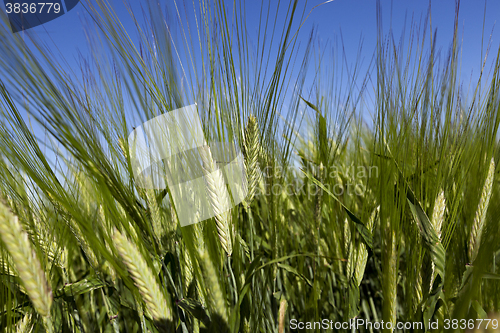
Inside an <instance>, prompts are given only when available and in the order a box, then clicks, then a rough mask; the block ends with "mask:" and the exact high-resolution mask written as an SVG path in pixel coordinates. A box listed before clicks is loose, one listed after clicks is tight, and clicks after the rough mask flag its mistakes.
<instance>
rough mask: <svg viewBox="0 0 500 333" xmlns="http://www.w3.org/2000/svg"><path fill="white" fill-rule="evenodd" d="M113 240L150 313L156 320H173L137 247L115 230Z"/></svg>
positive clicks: (170, 311)
mask: <svg viewBox="0 0 500 333" xmlns="http://www.w3.org/2000/svg"><path fill="white" fill-rule="evenodd" d="M113 240H114V242H115V245H116V249H117V250H118V253H119V254H120V256H121V257H122V258H123V262H124V263H125V265H126V266H127V269H128V271H129V273H130V275H131V277H132V279H133V280H134V283H135V285H136V287H137V288H138V289H139V292H140V294H141V295H142V297H143V300H144V302H145V304H146V307H147V309H148V310H149V313H151V315H152V316H153V318H154V319H156V320H167V321H171V320H172V310H171V309H170V307H169V306H168V303H167V301H166V299H165V297H164V294H163V292H162V291H161V289H160V287H159V286H158V283H157V281H156V278H155V277H154V275H153V273H152V272H151V269H150V268H149V266H148V265H147V263H146V261H145V260H144V258H143V257H142V255H141V254H140V252H139V250H138V249H137V247H136V246H135V245H134V244H133V243H132V242H130V241H129V240H128V239H127V238H126V237H125V236H123V235H122V234H121V233H120V232H119V231H117V230H115V231H114V234H113Z"/></svg>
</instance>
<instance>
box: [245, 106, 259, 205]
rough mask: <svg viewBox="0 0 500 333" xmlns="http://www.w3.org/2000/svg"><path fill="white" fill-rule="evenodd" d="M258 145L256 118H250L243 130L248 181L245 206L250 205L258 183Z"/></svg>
mask: <svg viewBox="0 0 500 333" xmlns="http://www.w3.org/2000/svg"><path fill="white" fill-rule="evenodd" d="M259 145H260V143H259V127H258V124H257V118H255V117H254V116H250V117H248V122H247V126H246V129H245V167H246V173H247V180H248V194H247V198H246V204H247V205H250V204H251V203H252V200H253V198H254V196H255V192H256V189H257V186H258V182H259V160H258V157H259V148H260V146H259Z"/></svg>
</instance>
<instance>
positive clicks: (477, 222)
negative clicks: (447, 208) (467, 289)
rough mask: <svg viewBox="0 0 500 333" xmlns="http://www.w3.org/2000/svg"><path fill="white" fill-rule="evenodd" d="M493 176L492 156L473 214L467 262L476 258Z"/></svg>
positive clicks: (493, 163) (493, 161) (493, 164)
mask: <svg viewBox="0 0 500 333" xmlns="http://www.w3.org/2000/svg"><path fill="white" fill-rule="evenodd" d="M494 176H495V160H494V159H493V158H492V159H491V162H490V168H489V170H488V176H487V177H486V181H485V183H484V187H483V192H482V193H481V198H480V199H479V205H478V207H477V211H476V215H475V216H474V223H473V224H472V231H471V233H470V239H469V262H470V263H472V262H474V260H475V259H476V256H477V253H478V250H479V246H480V244H481V235H482V233H483V229H484V228H483V227H484V221H485V220H486V212H487V211H488V206H489V204H490V199H491V192H492V189H493V178H494Z"/></svg>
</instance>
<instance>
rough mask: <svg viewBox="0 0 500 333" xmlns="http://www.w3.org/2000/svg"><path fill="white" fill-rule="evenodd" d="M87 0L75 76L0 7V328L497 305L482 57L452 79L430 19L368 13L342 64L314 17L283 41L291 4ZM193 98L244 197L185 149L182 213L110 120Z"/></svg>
mask: <svg viewBox="0 0 500 333" xmlns="http://www.w3.org/2000/svg"><path fill="white" fill-rule="evenodd" d="M92 3H93V5H92V4H91V3H85V4H84V5H85V6H86V8H87V9H88V11H89V13H90V14H91V15H92V17H93V19H94V21H93V23H92V24H95V26H94V25H92V26H89V37H90V38H89V43H91V44H92V45H94V47H93V48H92V53H91V54H92V57H91V59H88V61H86V62H82V71H81V72H80V73H81V76H80V77H78V76H77V75H76V74H75V72H77V71H73V70H72V69H70V68H66V67H65V66H64V64H63V63H58V62H55V61H52V58H51V54H50V53H49V52H48V51H47V50H46V49H44V48H43V47H42V46H40V45H38V44H37V43H36V41H34V42H33V44H30V45H31V46H30V47H31V48H30V47H27V44H25V43H24V41H23V40H22V38H21V36H19V35H13V34H12V33H11V32H10V31H9V30H8V26H7V23H6V20H5V17H4V15H3V14H0V15H1V16H2V21H3V25H2V27H1V28H0V40H1V42H0V43H1V48H0V58H1V59H3V60H6V61H3V62H1V64H0V95H1V102H0V103H1V104H0V111H1V116H0V126H1V131H0V151H1V154H2V158H1V159H0V163H1V166H0V170H1V171H0V197H1V204H0V236H1V242H0V244H1V245H0V330H2V331H6V332H43V331H44V330H45V331H47V332H174V331H177V332H207V331H209V332H280V333H281V332H288V331H295V330H294V329H293V327H292V325H291V324H290V323H291V321H292V320H294V319H295V320H297V321H298V322H299V321H301V322H314V321H320V320H322V319H328V320H332V321H333V322H345V321H348V320H349V319H352V318H355V317H356V318H362V319H366V320H371V321H379V322H380V321H382V320H383V321H384V322H385V323H391V324H394V325H395V323H396V322H423V323H428V322H429V321H436V320H439V321H440V326H441V327H440V330H443V329H444V327H443V323H444V321H445V320H446V319H467V320H468V319H476V318H483V319H484V318H490V319H492V318H498V317H495V316H497V315H496V314H498V312H499V307H500V282H499V279H500V272H499V269H498V267H497V266H498V265H497V264H496V254H500V245H499V244H500V243H499V242H498V239H499V236H500V231H499V230H500V229H499V225H498V222H499V221H498V216H500V209H499V208H500V206H499V204H498V202H499V195H500V186H499V183H498V180H499V175H498V168H497V165H498V161H499V159H500V150H499V146H498V135H497V134H498V126H499V123H500V99H499V88H498V87H499V85H500V76H499V74H500V73H499V70H500V57H499V56H498V54H497V55H495V57H496V58H495V59H496V60H495V61H494V62H493V68H492V71H491V75H489V76H488V81H486V79H485V78H484V77H487V75H486V73H485V74H484V77H483V76H481V78H480V81H479V82H476V83H475V85H474V86H473V87H474V89H470V91H471V92H470V93H469V94H464V92H463V91H462V87H461V85H460V83H461V81H460V80H461V79H460V75H459V74H460V73H459V70H458V68H459V58H458V56H459V51H460V46H459V36H458V33H457V26H455V35H454V38H453V41H452V44H451V47H450V50H449V54H448V56H447V57H446V58H445V59H442V58H439V57H438V56H437V52H436V50H435V49H434V43H433V38H435V36H433V35H432V33H429V32H426V30H424V31H423V32H420V31H419V30H412V31H411V34H410V35H411V36H410V37H409V38H407V39H404V40H402V42H401V43H399V44H397V43H396V42H395V41H394V38H393V36H392V35H391V34H389V35H388V36H385V35H383V31H382V27H381V24H379V33H378V35H379V37H378V46H377V50H376V53H375V56H374V62H373V63H372V64H371V66H370V69H369V72H368V73H367V74H366V78H363V77H361V78H360V77H359V75H358V67H357V66H355V67H354V68H352V67H349V66H347V65H345V66H344V65H343V64H344V63H345V62H344V60H342V61H337V60H336V59H331V61H330V60H325V57H326V56H325V53H323V52H322V51H323V50H320V49H318V48H316V45H317V44H316V43H315V37H314V35H313V34H312V35H311V39H310V40H309V41H308V44H307V45H305V47H304V45H302V48H301V49H300V48H298V39H297V36H298V35H299V34H298V33H297V29H298V28H299V27H300V24H301V22H303V20H304V19H306V17H307V14H308V12H309V8H308V7H307V6H304V7H302V5H300V4H298V3H291V4H290V5H289V6H288V4H287V6H288V7H286V8H273V6H274V5H269V7H267V4H266V5H264V6H263V8H262V11H263V13H264V14H263V15H262V21H261V22H260V23H258V24H259V35H258V37H259V39H258V40H257V41H250V40H249V38H248V35H247V28H248V25H249V23H248V22H245V12H244V5H240V4H235V5H234V7H231V8H226V7H227V5H225V3H224V2H222V1H221V2H215V3H207V2H205V1H202V2H200V3H199V4H196V5H195V9H189V8H188V9H186V7H184V8H180V7H177V6H174V5H173V6H172V8H171V12H170V15H171V16H172V17H175V19H174V20H172V21H165V20H164V17H165V13H164V12H163V10H162V8H160V7H159V6H158V5H157V4H154V3H153V2H151V4H150V7H149V10H148V11H147V14H146V17H147V20H146V22H147V24H146V26H141V25H140V24H137V26H136V28H137V31H135V32H134V33H132V32H130V31H128V32H126V31H124V30H123V28H122V26H121V25H120V22H119V21H118V18H117V17H116V16H115V14H114V13H113V11H112V10H111V9H110V8H109V7H108V6H107V5H106V3H104V2H102V1H101V0H99V1H96V2H92ZM188 7H189V6H188ZM306 8H307V10H306ZM183 10H187V11H189V10H194V11H195V13H196V15H194V16H195V17H196V18H195V21H193V18H192V17H193V15H187V16H189V17H190V18H188V19H185V20H184V17H185V16H184V15H185V13H184V12H183ZM457 10H458V8H457ZM267 13H269V15H268V14H267ZM274 13H276V14H274ZM278 13H280V14H278ZM283 13H284V14H286V15H282V14H283ZM312 13H314V11H313V12H312ZM273 15H276V16H273ZM279 15H280V16H279ZM311 15H313V14H311ZM187 16H186V17H187ZM285 16H286V17H285ZM283 17H285V19H284V21H283ZM379 19H380V18H379ZM275 21H280V24H277V25H276V26H274V23H275ZM193 23H195V24H193ZM252 24H253V25H254V26H255V24H256V23H255V22H252ZM426 24H427V23H426V22H424V23H423V25H424V26H426ZM92 27H95V30H93V29H92ZM174 27H175V29H174ZM280 27H282V28H280ZM174 30H175V31H174ZM131 36H137V38H138V41H137V40H135V39H132V37H131ZM265 36H267V37H266V38H265ZM270 36H274V37H273V38H271V37H270ZM134 38H135V37H134ZM429 45H430V46H429ZM35 47H39V49H38V50H37V51H36V52H34V51H33V50H35ZM30 50H31V51H30ZM493 51H495V50H494V49H493ZM499 52H500V49H499ZM35 54H36V55H35ZM335 54H336V53H335ZM311 62H314V66H308V65H310V63H311ZM338 63H339V64H342V65H339V66H336V65H335V64H338ZM332 64H333V65H332ZM331 66H333V68H332V67H331ZM311 69H312V72H313V73H314V75H313V76H314V80H313V81H312V82H313V83H312V86H307V85H306V84H305V83H306V82H309V81H308V80H306V77H307V73H309V72H310V71H311ZM344 71H345V72H344ZM359 82H362V84H361V85H359ZM371 88H373V89H371ZM370 96H371V101H372V102H371V103H366V100H370ZM365 98H366V100H365ZM193 102H198V110H199V114H200V117H201V119H202V122H203V127H204V130H205V136H206V139H207V140H209V141H213V140H215V141H222V142H225V141H235V142H236V143H237V144H238V145H239V147H241V148H242V151H243V155H244V160H245V169H246V175H247V179H248V192H249V194H248V195H247V197H246V199H245V201H244V202H242V203H241V204H239V205H238V206H236V207H233V208H232V209H231V210H229V211H228V212H223V211H222V210H218V209H219V208H220V207H219V206H218V205H220V204H221V201H220V200H222V199H221V196H220V195H219V194H220V193H221V188H224V187H225V186H226V185H225V184H224V182H223V181H221V179H222V176H221V175H220V174H218V173H214V170H216V169H217V167H216V165H217V164H216V163H215V161H214V160H213V156H212V154H211V152H210V150H200V154H201V155H202V159H203V165H204V169H203V172H204V174H205V175H212V176H210V177H207V184H206V186H207V195H209V197H210V204H211V205H212V207H213V208H214V210H215V211H217V212H220V213H219V214H217V216H215V217H214V218H212V219H209V220H206V221H204V222H201V223H198V224H193V225H189V226H186V227H181V225H180V222H179V221H178V218H177V216H178V213H177V212H176V209H175V208H176V207H175V206H174V205H173V204H172V200H171V199H170V198H171V195H170V194H169V190H168V188H167V189H166V190H152V189H144V188H142V187H141V186H139V185H138V183H137V181H136V179H135V177H134V173H133V170H132V163H131V158H132V156H131V153H130V151H131V150H130V147H129V145H128V141H127V137H128V135H129V133H130V132H131V131H132V130H133V128H134V127H136V126H139V125H140V124H142V123H143V122H145V121H147V120H149V119H151V118H153V117H155V116H157V115H160V114H162V113H164V112H168V111H171V110H174V109H177V108H180V107H183V106H185V105H188V104H192V103H193ZM365 108H368V109H369V110H365ZM24 110H27V112H28V114H29V117H26V116H25V112H24ZM368 113H369V114H371V115H372V116H373V117H372V121H371V123H369V122H365V121H363V115H365V116H366V114H368ZM32 123H33V124H36V125H35V127H36V126H38V127H36V128H41V129H42V130H41V131H39V130H33V127H32ZM40 133H42V134H40ZM164 167H165V166H164ZM459 326H460V325H459ZM476 326H477V325H476ZM482 327H485V326H484V325H483V326H482ZM490 327H491V326H490ZM360 330H361V331H364V329H360ZM317 331H319V330H317ZM339 331H340V330H339ZM367 331H370V329H367ZM374 331H375V330H374ZM387 331H391V330H390V329H388V330H387ZM415 331H419V330H415ZM422 331H423V330H422Z"/></svg>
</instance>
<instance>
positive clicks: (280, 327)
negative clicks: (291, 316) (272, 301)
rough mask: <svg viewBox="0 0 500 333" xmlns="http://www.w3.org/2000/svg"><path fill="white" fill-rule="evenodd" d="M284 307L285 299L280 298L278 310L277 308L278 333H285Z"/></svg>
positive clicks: (285, 304) (285, 306)
mask: <svg viewBox="0 0 500 333" xmlns="http://www.w3.org/2000/svg"><path fill="white" fill-rule="evenodd" d="M286 308H287V302H286V299H282V300H281V302H280V310H279V320H278V323H279V324H278V333H285V314H286Z"/></svg>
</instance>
